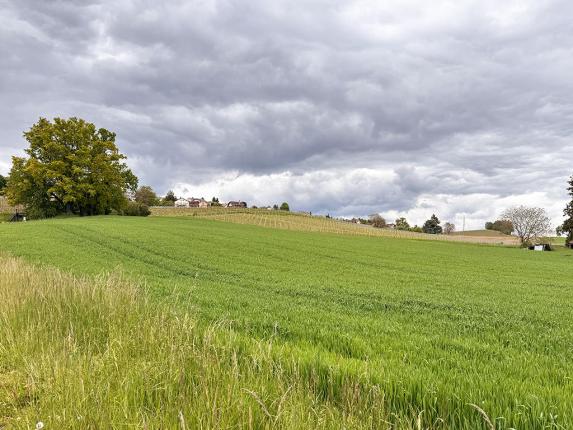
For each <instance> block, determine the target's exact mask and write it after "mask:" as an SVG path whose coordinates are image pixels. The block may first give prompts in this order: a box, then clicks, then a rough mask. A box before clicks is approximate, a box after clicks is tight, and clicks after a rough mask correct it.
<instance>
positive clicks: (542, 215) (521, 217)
mask: <svg viewBox="0 0 573 430" xmlns="http://www.w3.org/2000/svg"><path fill="white" fill-rule="evenodd" d="M501 218H502V219H503V220H506V221H511V224H512V226H513V228H514V229H515V233H516V234H517V237H519V240H520V242H521V246H528V245H530V244H531V242H532V241H534V240H535V239H538V238H539V237H540V236H542V235H543V234H544V233H547V232H549V230H550V229H551V220H550V219H549V216H548V215H547V212H545V209H542V208H535V207H527V206H514V207H512V208H509V209H507V210H506V211H505V212H504V213H503V214H502V215H501Z"/></svg>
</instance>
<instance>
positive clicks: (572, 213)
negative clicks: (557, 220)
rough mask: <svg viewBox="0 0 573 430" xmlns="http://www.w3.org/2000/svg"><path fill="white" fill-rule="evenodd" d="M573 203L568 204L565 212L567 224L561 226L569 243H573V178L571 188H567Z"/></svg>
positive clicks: (570, 183)
mask: <svg viewBox="0 0 573 430" xmlns="http://www.w3.org/2000/svg"><path fill="white" fill-rule="evenodd" d="M567 191H569V195H570V196H571V201H570V202H569V203H568V204H567V206H566V207H565V209H564V211H563V215H564V216H565V218H566V219H565V222H564V223H563V224H562V225H561V228H560V232H562V233H565V234H567V239H566V241H567V242H573V176H571V178H569V187H568V188H567Z"/></svg>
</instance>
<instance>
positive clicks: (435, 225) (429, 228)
mask: <svg viewBox="0 0 573 430" xmlns="http://www.w3.org/2000/svg"><path fill="white" fill-rule="evenodd" d="M422 231H423V232H424V233H427V234H442V226H441V225H440V220H439V219H438V217H437V216H436V215H435V214H432V216H431V218H430V219H429V220H427V221H426V222H425V223H424V226H423V227H422Z"/></svg>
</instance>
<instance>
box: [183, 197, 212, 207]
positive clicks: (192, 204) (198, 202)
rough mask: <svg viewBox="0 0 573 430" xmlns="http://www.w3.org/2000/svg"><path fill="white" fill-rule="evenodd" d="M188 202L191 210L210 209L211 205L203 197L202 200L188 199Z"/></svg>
mask: <svg viewBox="0 0 573 430" xmlns="http://www.w3.org/2000/svg"><path fill="white" fill-rule="evenodd" d="M187 201H188V202H189V207H191V208H208V207H209V206H210V205H211V204H210V203H209V202H208V201H207V200H205V199H204V198H203V197H201V198H200V199H197V198H195V197H191V198H190V199H187Z"/></svg>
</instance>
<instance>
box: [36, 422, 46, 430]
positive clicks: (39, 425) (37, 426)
mask: <svg viewBox="0 0 573 430" xmlns="http://www.w3.org/2000/svg"><path fill="white" fill-rule="evenodd" d="M43 428H44V423H43V422H42V421H38V422H37V423H36V430H42V429H43Z"/></svg>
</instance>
